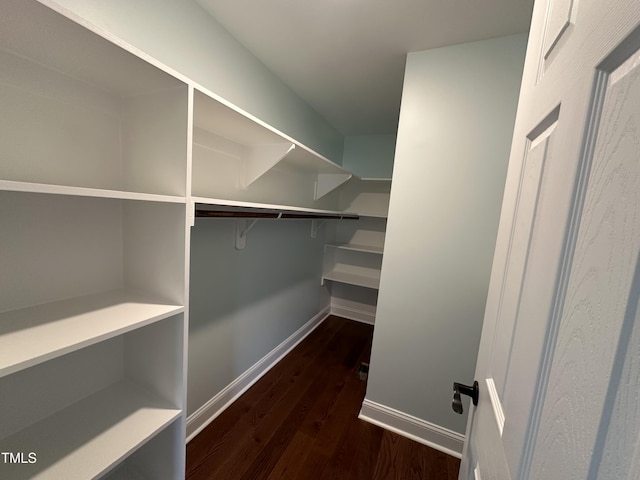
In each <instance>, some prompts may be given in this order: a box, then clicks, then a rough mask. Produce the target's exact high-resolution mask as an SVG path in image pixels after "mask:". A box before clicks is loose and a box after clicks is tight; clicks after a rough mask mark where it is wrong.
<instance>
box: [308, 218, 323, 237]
mask: <svg viewBox="0 0 640 480" xmlns="http://www.w3.org/2000/svg"><path fill="white" fill-rule="evenodd" d="M325 223H327V221H326V220H311V238H316V237H317V236H318V230H320V227H322V226H323V225H324V224H325Z"/></svg>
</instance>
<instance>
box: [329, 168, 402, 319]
mask: <svg viewBox="0 0 640 480" xmlns="http://www.w3.org/2000/svg"><path fill="white" fill-rule="evenodd" d="M390 191H391V180H390V179H355V178H354V179H351V180H349V182H347V183H346V184H345V185H344V187H343V188H342V189H341V191H340V206H341V208H342V209H344V210H346V211H351V212H357V213H358V215H359V218H360V220H359V221H358V222H340V223H338V224H337V225H335V227H334V229H333V231H332V232H331V234H330V240H329V241H328V243H327V244H326V245H325V253H324V267H323V275H322V283H323V284H324V283H327V282H328V283H329V286H330V290H331V305H332V311H333V312H334V313H335V314H338V315H342V316H345V317H347V318H351V319H354V320H359V321H364V322H367V323H373V322H374V319H375V311H376V305H377V300H378V289H379V287H380V273H381V269H382V257H383V251H384V238H385V232H386V223H387V212H388V210H389V197H390Z"/></svg>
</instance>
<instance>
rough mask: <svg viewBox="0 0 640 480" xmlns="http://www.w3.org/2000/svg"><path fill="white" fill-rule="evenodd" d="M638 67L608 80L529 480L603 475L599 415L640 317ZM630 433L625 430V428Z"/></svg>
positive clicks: (631, 63) (629, 65)
mask: <svg viewBox="0 0 640 480" xmlns="http://www.w3.org/2000/svg"><path fill="white" fill-rule="evenodd" d="M639 60H640V56H638V55H637V54H636V55H634V56H632V57H631V58H630V59H629V60H628V61H626V62H625V63H624V64H623V65H622V66H620V67H618V68H617V69H616V70H615V71H614V72H613V73H612V74H611V75H609V78H608V81H607V82H606V88H605V92H604V96H603V97H601V98H604V103H603V107H602V113H601V121H600V125H599V128H598V130H597V132H596V135H597V138H598V140H597V142H596V145H595V150H594V158H593V163H592V166H591V174H590V177H589V181H588V187H587V191H586V196H585V200H584V208H583V209H582V218H581V221H580V228H579V233H578V238H577V241H576V249H575V257H574V262H573V267H572V271H571V276H570V279H569V283H568V289H567V295H566V300H565V305H564V309H563V315H562V320H561V322H560V329H559V332H558V339H557V343H556V345H555V348H554V352H555V353H554V357H553V358H554V359H553V362H552V366H551V371H550V376H549V383H548V387H547V388H546V391H547V393H546V398H545V400H544V407H543V409H542V415H541V420H540V427H539V431H538V434H537V439H536V442H535V447H534V448H535V450H534V454H533V461H532V467H531V476H530V478H552V476H558V478H566V479H572V478H575V479H583V478H587V473H588V471H589V465H592V467H591V468H592V470H593V469H597V466H596V465H595V464H592V460H593V461H594V462H596V461H597V456H592V454H591V452H592V448H595V447H596V443H597V442H598V441H599V438H598V437H599V436H600V434H601V432H599V431H598V430H599V428H600V424H601V421H602V422H610V419H607V418H604V417H603V418H601V414H602V412H603V410H604V409H605V405H606V401H607V397H608V396H609V395H610V394H611V395H613V394H614V393H613V392H615V390H616V389H617V388H618V385H617V382H619V381H620V378H616V377H611V373H612V372H613V371H614V370H615V362H616V357H617V356H622V358H620V359H619V361H621V362H624V361H625V358H626V347H625V346H626V345H627V344H628V337H629V334H628V333H629V331H630V330H631V328H630V327H627V328H624V327H625V322H627V323H629V322H630V323H631V326H633V320H635V307H636V305H635V304H634V298H633V296H634V295H633V289H632V287H633V286H634V277H635V271H636V262H637V256H638V251H639V249H640V162H639V161H638V160H639V155H638V152H640V126H639V125H638V123H637V122H638V121H637V119H636V118H635V117H637V115H638V112H640V78H639V75H638V74H639V72H640V68H638V61H639ZM589 153H590V152H586V154H589ZM630 292H631V295H630ZM635 303H636V304H637V299H635ZM631 311H632V312H633V313H630V312H631ZM622 352H625V353H622ZM605 379H609V380H608V382H607V381H606V380H605ZM603 380H604V381H603ZM619 426H622V425H619ZM625 431H626V427H623V428H622V429H621V430H620V432H625ZM633 433H634V432H632V433H631V434H632V435H633ZM561 447H562V448H561ZM596 463H598V462H596ZM616 478H624V477H616Z"/></svg>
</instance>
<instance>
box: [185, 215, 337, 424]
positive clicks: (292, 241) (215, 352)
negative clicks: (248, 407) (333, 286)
mask: <svg viewBox="0 0 640 480" xmlns="http://www.w3.org/2000/svg"><path fill="white" fill-rule="evenodd" d="M323 230H324V229H321V230H320V232H319V234H318V238H315V239H313V238H311V235H310V232H311V223H310V221H309V220H259V221H258V223H257V224H256V225H255V226H254V227H253V228H252V229H251V230H250V231H249V233H248V234H247V246H246V248H245V249H244V250H236V249H235V247H234V241H235V221H234V220H229V219H198V220H197V222H196V226H195V227H194V228H193V229H192V237H191V289H190V297H191V298H190V325H189V329H190V332H189V374H188V396H187V397H188V401H187V404H188V408H187V414H188V415H191V414H192V413H194V412H195V411H196V410H197V409H198V408H200V407H201V406H202V405H204V404H205V403H206V402H207V401H209V400H210V399H211V398H212V397H213V396H215V395H216V394H217V393H218V392H219V391H220V390H222V389H223V388H224V387H226V386H227V385H228V384H229V383H231V382H232V381H233V380H235V379H236V378H237V377H239V376H240V375H241V374H242V373H244V372H245V371H246V370H247V369H249V368H250V367H251V366H253V365H254V364H255V363H256V362H257V361H258V360H260V359H261V358H262V357H264V356H265V355H266V354H267V353H269V352H270V351H271V350H273V349H274V348H275V347H277V346H278V345H279V344H280V343H282V341H284V340H285V339H286V338H287V337H289V336H290V335H291V334H292V333H294V332H295V331H296V330H298V329H299V328H300V327H301V326H302V325H304V324H305V323H306V322H307V321H308V320H310V319H311V318H313V317H314V316H315V315H316V314H317V313H318V312H319V311H321V310H322V309H323V308H324V307H325V306H327V305H328V304H329V297H328V293H327V290H326V289H325V288H324V287H321V286H320V276H321V272H322V252H323V247H324V238H322V235H321V233H322V231H323Z"/></svg>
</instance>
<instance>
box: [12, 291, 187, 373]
mask: <svg viewBox="0 0 640 480" xmlns="http://www.w3.org/2000/svg"><path fill="white" fill-rule="evenodd" d="M183 311H184V307H183V306H180V305H171V304H169V303H167V302H165V301H163V300H162V299H158V298H157V297H154V296H152V295H149V294H146V293H140V292H134V291H127V290H116V291H110V292H106V293H100V294H95V295H86V296H81V297H77V298H73V299H70V300H62V301H57V302H53V303H48V304H44V305H37V306H34V307H28V308H22V309H20V310H14V311H9V312H4V313H0V377H2V376H5V375H9V374H11V373H14V372H16V371H19V370H21V369H24V368H27V367H30V366H33V365H36V364H38V363H41V362H44V361H46V360H50V359H52V358H55V357H58V356H60V355H63V354H65V353H68V352H72V351H74V350H78V349H80V348H83V347H85V346H88V345H92V344H94V343H96V342H99V341H102V340H105V339H108V338H111V337H114V336H116V335H120V334H122V333H125V332H128V331H130V330H133V329H135V328H138V327H141V326H143V325H147V324H149V323H152V322H155V321H158V320H161V319H163V318H167V317H169V316H172V315H175V314H177V313H180V312H183Z"/></svg>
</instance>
